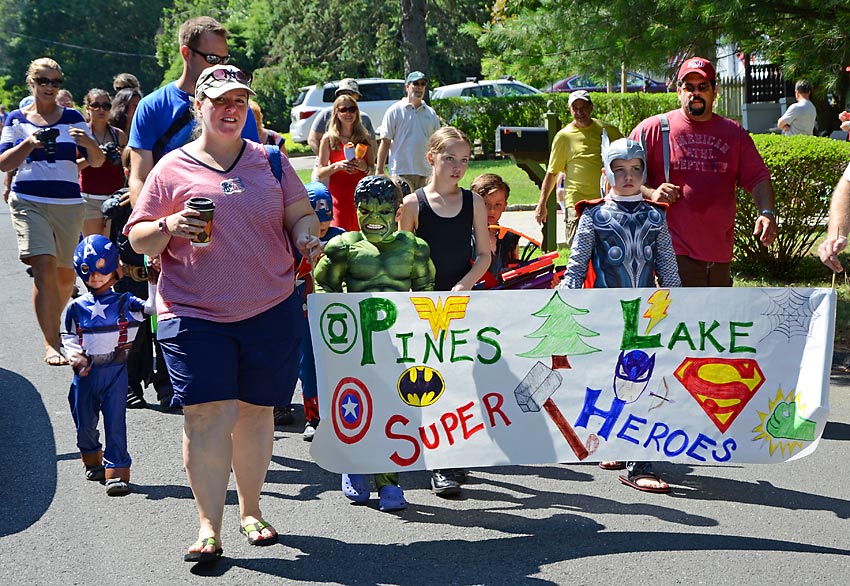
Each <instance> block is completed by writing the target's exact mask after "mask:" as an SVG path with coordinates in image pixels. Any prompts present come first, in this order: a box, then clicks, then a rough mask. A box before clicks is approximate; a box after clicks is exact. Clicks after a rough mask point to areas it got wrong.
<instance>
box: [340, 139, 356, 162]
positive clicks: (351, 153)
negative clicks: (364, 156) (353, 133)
mask: <svg viewBox="0 0 850 586" xmlns="http://www.w3.org/2000/svg"><path fill="white" fill-rule="evenodd" d="M342 150H343V152H344V153H345V160H346V161H351V160H352V159H354V157H355V147H354V143H353V142H349V143H346V144H345V146H344V147H342Z"/></svg>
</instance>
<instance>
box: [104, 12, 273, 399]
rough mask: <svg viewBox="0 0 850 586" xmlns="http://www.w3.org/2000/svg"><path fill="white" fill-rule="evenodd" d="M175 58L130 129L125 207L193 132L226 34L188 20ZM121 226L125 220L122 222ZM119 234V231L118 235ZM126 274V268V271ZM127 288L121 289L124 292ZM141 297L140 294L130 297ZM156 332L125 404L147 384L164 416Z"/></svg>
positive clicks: (165, 388)
mask: <svg viewBox="0 0 850 586" xmlns="http://www.w3.org/2000/svg"><path fill="white" fill-rule="evenodd" d="M178 42H179V43H180V57H181V58H182V59H183V73H182V74H181V75H180V77H179V78H178V79H177V81H175V82H173V83H169V84H168V85H166V86H163V87H161V88H159V89H158V90H156V91H154V92H153V93H150V94H148V95H147V96H145V97H144V98H142V101H141V102H139V106H138V108H136V113H135V115H134V116H133V124H132V126H131V127H130V140H129V142H128V143H127V146H129V147H130V181H129V185H128V187H129V198H130V203H131V204H133V205H135V203H136V200H137V199H138V197H139V194H140V193H141V191H142V186H144V184H145V179H146V178H147V176H148V174H149V173H150V171H151V169H152V168H153V166H154V165H155V164H156V162H157V161H159V159H161V158H162V156H163V155H165V154H166V153H168V152H169V151H173V150H174V149H177V148H180V147H182V146H183V145H184V144H186V143H187V142H189V139H190V137H191V134H192V129H193V128H194V125H195V124H194V122H195V117H194V112H193V110H192V102H193V98H194V94H195V82H197V80H198V77H199V76H200V74H201V72H202V71H203V70H204V69H206V68H207V67H209V66H211V65H218V64H220V63H227V62H228V61H229V60H230V55H229V54H228V52H227V29H225V28H224V26H222V25H221V23H219V22H218V21H216V20H215V19H213V18H210V17H209V16H199V17H196V18H190V19H189V20H187V21H186V22H184V23H183V24H182V25H181V26H180V32H179V33H178ZM242 136H243V137H244V138H247V139H250V140H253V141H256V142H259V141H260V137H259V133H258V132H257V123H256V121H255V120H254V117H253V116H248V117H247V118H246V121H245V128H243V130H242ZM125 221H126V220H125ZM118 233H119V234H120V230H119V231H118ZM121 239H126V237H124V236H123V235H121V236H118V240H119V246H120V248H121V250H122V261H124V262H125V267H128V265H127V264H126V263H127V258H125V256H131V257H132V256H135V257H136V260H135V262H132V264H130V265H129V267H130V268H137V269H142V273H146V271H147V267H146V266H145V260H144V257H143V256H142V255H134V254H133V253H132V249H130V247H129V245H127V246H124V245H123V243H121V242H120V241H121ZM125 271H126V269H125ZM134 285H138V284H135V283H132V282H129V279H124V280H122V282H119V283H118V284H116V291H124V290H133V286H134ZM125 286H126V289H125V288H124V287H125ZM135 293H136V294H137V295H139V296H140V297H141V296H143V295H140V293H142V291H137V292H135ZM154 331H155V328H153V326H152V324H150V323H148V324H145V326H144V327H143V328H142V329H141V330H140V332H139V336H138V337H137V338H136V343H135V345H134V346H133V352H132V355H131V359H130V362H129V369H128V370H129V375H130V387H129V389H128V397H127V405H128V406H129V407H144V406H145V401H144V398H143V396H142V395H143V390H142V384H143V382H144V381H152V382H153V385H154V388H156V393H157V399H158V400H159V404H160V407H161V408H162V409H163V411H168V410H170V409H171V397H172V395H173V393H174V391H173V390H172V388H171V382H170V380H169V378H168V373H167V372H166V369H165V366H164V364H163V363H162V360H161V357H162V352H161V350H160V348H159V344H158V342H157V341H156V337H155V333H154ZM153 348H156V355H157V358H156V360H154V358H153Z"/></svg>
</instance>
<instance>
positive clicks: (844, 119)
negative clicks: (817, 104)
mask: <svg viewBox="0 0 850 586" xmlns="http://www.w3.org/2000/svg"><path fill="white" fill-rule="evenodd" d="M838 119H839V120H841V121H842V122H847V121H848V120H850V112H848V111H847V110H844V111H843V112H842V113H841V114H839V115H838Z"/></svg>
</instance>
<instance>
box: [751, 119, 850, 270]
mask: <svg viewBox="0 0 850 586" xmlns="http://www.w3.org/2000/svg"><path fill="white" fill-rule="evenodd" d="M753 140H754V141H755V144H756V147H757V148H758V150H759V153H761V156H762V158H763V159H764V162H765V164H766V165H767V167H768V169H770V175H771V182H772V184H773V190H774V192H775V193H776V219H777V223H778V224H779V235H778V236H777V238H776V241H775V242H774V243H773V244H772V245H771V246H770V248H765V247H764V246H762V245H761V244H759V242H758V240H757V239H756V237H755V236H753V234H752V232H753V225H754V224H755V221H756V218H757V217H758V212H759V210H758V209H756V207H755V206H754V205H753V201H752V198H751V197H750V195H749V194H748V193H747V192H745V191H743V190H738V212H737V216H736V218H735V259H736V262H737V263H738V265H739V266H740V267H741V268H742V269H744V270H746V271H747V272H752V273H755V274H759V275H762V276H770V277H783V278H786V279H787V278H789V277H790V278H793V276H794V275H795V274H796V273H797V269H798V267H799V264H800V259H802V258H803V257H804V256H806V255H807V254H808V253H809V252H810V250H811V248H812V246H813V245H814V244H815V243H816V242H817V240H818V239H819V238H820V236H821V234H822V232H823V229H824V226H823V223H824V221H825V219H826V218H827V216H828V215H829V201H830V196H831V194H832V190H833V188H834V187H835V185H836V184H837V183H838V181H839V179H841V174H842V173H843V172H844V168H845V167H846V166H847V163H848V161H850V143H848V142H844V141H838V140H832V139H830V138H822V137H817V136H790V137H788V136H780V135H776V134H755V135H753Z"/></svg>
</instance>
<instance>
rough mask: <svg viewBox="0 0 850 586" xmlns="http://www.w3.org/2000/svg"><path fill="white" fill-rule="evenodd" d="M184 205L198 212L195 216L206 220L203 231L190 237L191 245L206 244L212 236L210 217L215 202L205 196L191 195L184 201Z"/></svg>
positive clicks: (211, 217) (213, 211)
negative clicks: (191, 196) (198, 214)
mask: <svg viewBox="0 0 850 586" xmlns="http://www.w3.org/2000/svg"><path fill="white" fill-rule="evenodd" d="M186 207H187V208H189V209H190V210H195V211H197V212H200V216H196V217H198V218H200V219H201V220H205V221H206V223H207V224H206V226H204V229H203V231H201V232H199V233H198V234H195V237H194V238H192V240H191V242H192V246H208V245H209V243H210V238H211V237H212V219H213V214H214V213H215V202H213V201H212V200H211V199H207V198H206V197H193V198H190V199H189V201H187V202H186Z"/></svg>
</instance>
